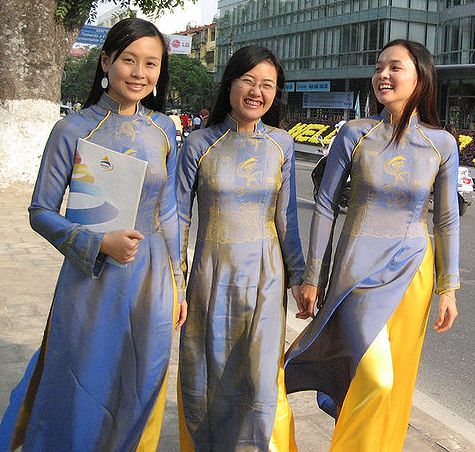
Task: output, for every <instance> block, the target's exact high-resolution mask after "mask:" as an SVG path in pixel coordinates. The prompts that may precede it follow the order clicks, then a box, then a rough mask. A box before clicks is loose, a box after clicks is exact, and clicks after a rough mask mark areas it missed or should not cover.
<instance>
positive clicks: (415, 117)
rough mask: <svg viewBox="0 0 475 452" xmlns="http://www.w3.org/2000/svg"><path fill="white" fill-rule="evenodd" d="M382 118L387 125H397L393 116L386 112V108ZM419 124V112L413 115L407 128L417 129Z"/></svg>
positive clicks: (381, 115) (382, 112) (381, 114)
mask: <svg viewBox="0 0 475 452" xmlns="http://www.w3.org/2000/svg"><path fill="white" fill-rule="evenodd" d="M380 117H381V119H383V120H384V122H387V123H389V124H392V125H395V124H396V123H395V122H393V117H392V114H391V113H389V111H388V110H386V108H384V109H383V110H382V111H381V113H380ZM417 124H419V116H418V114H417V112H415V113H413V114H412V115H411V119H410V120H409V124H408V125H407V127H415V126H416V125H417Z"/></svg>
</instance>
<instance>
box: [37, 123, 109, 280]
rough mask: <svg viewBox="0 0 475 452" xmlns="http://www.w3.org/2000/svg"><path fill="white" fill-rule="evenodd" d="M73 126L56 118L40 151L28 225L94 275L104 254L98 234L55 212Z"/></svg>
mask: <svg viewBox="0 0 475 452" xmlns="http://www.w3.org/2000/svg"><path fill="white" fill-rule="evenodd" d="M79 136H80V133H79V131H78V130H77V127H75V126H74V125H73V124H71V123H70V122H68V121H67V119H63V120H60V121H59V122H58V123H56V125H55V127H54V128H53V130H52V132H51V135H50V137H49V139H48V142H47V144H46V148H45V150H44V153H43V158H42V161H41V166H40V170H39V173H38V178H37V180H36V185H35V189H34V192H33V197H32V200H31V205H30V207H29V208H28V210H29V213H30V224H31V227H32V228H33V229H34V230H35V231H36V232H38V234H40V235H42V236H43V237H44V238H45V239H46V240H48V241H49V242H50V243H51V244H52V245H53V246H54V247H55V248H57V249H58V250H59V251H60V252H61V253H62V254H63V255H64V256H65V257H66V258H67V259H68V260H69V261H70V262H72V263H73V264H74V265H76V266H77V267H78V268H79V269H81V270H82V271H83V272H84V273H85V274H86V275H88V276H93V277H98V276H99V275H100V273H101V271H102V268H103V267H104V264H105V259H106V256H105V255H104V254H102V253H100V252H99V250H100V247H101V242H102V238H103V234H102V233H98V232H92V231H90V230H88V229H86V228H85V227H83V226H81V225H79V224H76V223H72V222H71V221H69V220H68V219H66V218H65V217H63V216H62V215H60V214H59V210H60V207H61V203H62V202H63V196H64V192H65V190H66V187H67V186H68V184H69V181H70V177H71V173H72V169H73V165H74V154H75V151H76V145H77V140H78V137H79Z"/></svg>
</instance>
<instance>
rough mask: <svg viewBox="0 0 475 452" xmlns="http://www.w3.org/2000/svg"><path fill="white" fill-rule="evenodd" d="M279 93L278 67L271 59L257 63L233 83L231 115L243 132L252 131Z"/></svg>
mask: <svg viewBox="0 0 475 452" xmlns="http://www.w3.org/2000/svg"><path fill="white" fill-rule="evenodd" d="M276 93H277V69H276V67H275V66H274V65H273V64H272V63H271V62H269V61H262V62H261V63H259V64H256V65H255V66H254V67H253V68H252V69H251V70H250V71H248V72H246V73H245V74H243V75H241V77H239V78H237V79H235V80H234V81H233V82H232V84H231V91H230V93H229V102H230V104H231V116H232V117H233V118H234V119H235V120H236V121H237V122H238V124H239V130H240V131H241V132H252V131H254V127H255V125H256V123H257V122H258V121H259V119H260V118H262V116H264V115H265V114H266V113H267V111H268V110H269V108H270V107H271V106H272V103H273V102H274V99H275V95H276Z"/></svg>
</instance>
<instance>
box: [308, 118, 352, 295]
mask: <svg viewBox="0 0 475 452" xmlns="http://www.w3.org/2000/svg"><path fill="white" fill-rule="evenodd" d="M355 144H356V141H355V139H354V138H352V136H351V133H350V128H349V126H348V125H345V126H343V127H342V128H341V130H340V131H339V133H338V135H337V136H336V138H335V141H334V142H333V145H332V148H331V150H330V153H329V155H328V160H327V164H326V168H325V173H324V175H323V180H322V183H321V185H320V189H319V192H318V197H317V202H316V203H315V208H314V211H313V216H312V223H311V226H310V244H309V248H308V257H307V266H306V269H305V274H304V281H305V282H306V283H307V284H311V285H313V286H318V287H321V288H325V287H326V285H327V282H328V273H329V268H330V261H331V254H332V241H333V231H334V228H335V222H336V218H337V217H338V210H339V207H338V198H339V196H340V192H341V189H342V186H343V184H344V183H345V182H346V179H347V178H348V174H349V173H350V169H351V152H352V150H353V148H354V146H355Z"/></svg>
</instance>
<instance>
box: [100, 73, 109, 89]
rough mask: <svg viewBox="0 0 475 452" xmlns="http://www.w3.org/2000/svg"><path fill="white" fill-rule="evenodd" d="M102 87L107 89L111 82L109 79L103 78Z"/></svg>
mask: <svg viewBox="0 0 475 452" xmlns="http://www.w3.org/2000/svg"><path fill="white" fill-rule="evenodd" d="M101 86H102V89H106V88H107V87H108V86H109V80H108V79H107V77H106V76H105V75H104V77H102V80H101Z"/></svg>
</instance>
